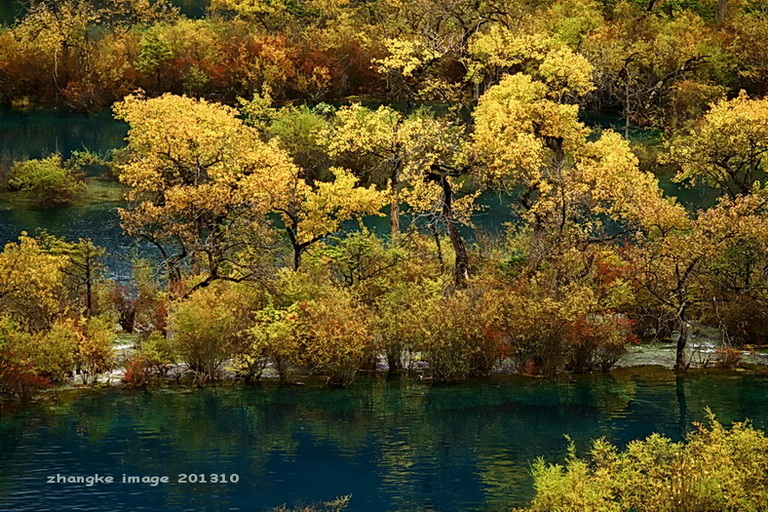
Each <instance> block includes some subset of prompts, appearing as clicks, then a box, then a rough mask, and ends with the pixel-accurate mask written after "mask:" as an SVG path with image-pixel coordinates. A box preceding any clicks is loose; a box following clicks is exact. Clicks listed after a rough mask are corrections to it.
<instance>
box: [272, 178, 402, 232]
mask: <svg viewBox="0 0 768 512" xmlns="http://www.w3.org/2000/svg"><path fill="white" fill-rule="evenodd" d="M330 171H331V173H332V174H333V176H334V180H333V181H329V182H318V183H317V184H316V186H315V187H314V188H313V187H310V186H309V185H308V184H306V183H305V182H303V180H302V181H301V182H299V183H297V186H296V188H295V189H294V193H295V194H296V196H295V197H294V198H292V199H290V201H292V202H295V203H298V204H300V206H299V207H298V209H297V211H296V212H295V213H294V215H295V216H296V218H298V219H299V222H298V234H299V236H298V237H297V238H298V241H299V243H304V242H308V241H310V240H313V239H316V238H318V237H323V236H326V235H328V234H331V233H334V232H336V231H338V230H339V229H340V227H341V223H342V222H345V221H347V220H351V219H355V218H358V219H359V218H362V217H364V216H368V215H381V212H380V210H381V208H382V207H383V206H384V204H385V203H386V202H387V196H386V195H385V194H384V193H382V192H380V191H378V190H376V188H375V187H374V186H373V185H371V186H369V187H367V188H366V187H359V186H358V179H357V178H356V177H355V176H353V175H352V173H351V172H349V171H348V170H346V169H340V168H331V170H330ZM285 215H286V219H285V220H286V222H290V221H291V219H290V217H289V216H288V214H285Z"/></svg>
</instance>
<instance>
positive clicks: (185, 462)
mask: <svg viewBox="0 0 768 512" xmlns="http://www.w3.org/2000/svg"><path fill="white" fill-rule="evenodd" d="M706 407H711V409H712V411H714V412H715V414H717V416H718V418H719V419H720V421H722V422H725V423H728V422H732V421H736V420H743V419H745V418H751V419H752V420H753V421H754V423H755V424H756V425H757V426H759V427H762V428H765V427H766V425H768V378H766V377H761V376H754V375H739V374H733V373H719V372H709V373H692V374H691V375H689V376H688V377H686V378H681V379H676V378H675V376H674V375H673V374H672V373H671V372H669V371H665V370H661V369H657V368H655V367H638V368H626V369H621V370H617V371H615V372H613V373H612V374H611V375H594V376H579V377H570V378H563V379H559V380H542V379H528V378H523V377H518V376H496V377H493V378H490V379H488V380H482V381H478V382H471V383H466V384H461V385H451V386H437V385H432V386H430V385H428V384H425V383H423V382H419V381H418V380H414V379H408V378H403V377H400V378H393V379H388V378H386V377H385V376H378V377H372V376H362V377H358V379H357V381H356V382H355V383H354V384H353V385H352V386H350V387H349V388H346V389H327V388H325V387H323V386H320V385H314V384H309V383H308V384H307V385H306V386H293V387H279V386H277V385H276V384H274V383H265V384H263V385H262V386H260V387H254V388H247V389H237V388H227V387H220V388H215V387H211V388H207V389H202V390H179V389H174V390H171V389H165V390H155V391H147V392H144V391H132V390H123V389H104V390H81V391H79V390H72V391H64V392H60V393H59V398H58V400H50V401H44V402H40V403H36V404H33V405H29V406H22V407H19V408H16V409H13V410H5V411H2V415H1V416H0V418H1V419H0V460H2V465H0V510H13V511H15V512H22V511H34V512H40V511H43V510H57V511H63V510H67V511H85V510H95V509H96V508H98V509H100V510H110V511H114V512H120V511H132V512H139V511H147V512H149V511H176V510H178V511H186V510H194V511H197V512H201V511H217V512H220V511H226V510H230V511H262V510H268V509H269V508H271V507H275V506H278V505H280V504H282V503H286V502H287V503H289V504H295V503H298V502H304V503H307V502H310V501H316V500H324V499H330V498H333V497H336V496H340V495H345V494H352V502H351V506H350V509H349V510H350V511H361V512H363V511H365V512H378V511H382V512H383V511H414V510H434V511H463V510H467V511H480V510H488V511H501V510H508V509H509V508H510V507H512V506H519V505H523V504H524V503H525V502H526V500H528V499H529V498H530V497H531V495H532V489H531V478H530V476H529V468H530V462H531V461H532V460H533V459H534V458H536V457H537V456H540V455H543V456H546V457H547V458H548V459H549V460H552V461H562V459H563V457H564V454H565V447H566V440H565V438H564V434H568V435H570V436H571V437H572V438H573V439H574V440H575V441H576V442H577V445H578V447H579V448H580V450H582V452H583V450H584V449H585V448H586V447H587V443H588V440H590V439H593V438H596V437H599V436H605V437H607V438H608V439H609V440H611V441H613V442H616V443H619V444H621V445H623V444H625V443H627V442H628V441H630V440H632V439H637V438H642V437H644V436H646V435H648V434H650V433H651V432H662V433H664V434H666V435H668V436H671V437H673V438H675V439H680V437H681V435H683V433H684V432H685V431H687V430H690V429H691V428H692V425H691V422H692V421H697V420H704V419H705V414H706V413H705V408H706ZM95 473H98V474H100V475H112V476H114V477H116V478H117V479H118V480H120V479H121V478H122V475H123V474H126V475H137V476H169V477H170V478H171V483H168V484H160V485H158V486H155V487H152V486H151V485H150V484H122V483H113V484H96V485H94V486H92V487H87V486H85V485H76V484H47V483H46V480H47V477H48V476H49V475H56V474H60V475H62V476H77V475H81V476H85V475H93V474H95ZM180 473H195V474H204V475H210V474H222V473H223V474H224V475H225V476H226V477H227V478H230V477H231V475H232V474H236V475H237V476H238V477H239V482H238V483H229V484H212V483H207V484H201V483H197V484H189V483H188V484H181V483H174V481H175V480H176V478H177V475H178V474H180Z"/></svg>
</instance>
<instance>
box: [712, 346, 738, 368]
mask: <svg viewBox="0 0 768 512" xmlns="http://www.w3.org/2000/svg"><path fill="white" fill-rule="evenodd" d="M715 355H716V356H717V364H718V366H720V367H721V368H725V369H727V370H733V369H734V368H738V367H739V366H740V365H741V351H740V350H738V349H735V348H733V347H720V348H719V349H717V350H715Z"/></svg>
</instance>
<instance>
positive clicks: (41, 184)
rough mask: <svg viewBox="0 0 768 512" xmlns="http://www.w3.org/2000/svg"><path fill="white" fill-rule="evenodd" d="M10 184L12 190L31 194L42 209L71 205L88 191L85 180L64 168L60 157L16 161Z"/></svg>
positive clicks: (71, 170) (12, 169) (52, 156)
mask: <svg viewBox="0 0 768 512" xmlns="http://www.w3.org/2000/svg"><path fill="white" fill-rule="evenodd" d="M8 184H9V185H10V187H11V188H12V189H15V190H23V191H28V192H30V193H32V195H33V196H34V197H35V199H36V200H37V203H38V205H39V206H42V207H45V208H47V207H51V206H59V205H62V204H67V203H70V202H72V201H73V200H74V199H75V198H76V197H77V196H78V195H80V194H81V193H82V192H83V191H84V190H85V184H84V182H83V178H82V176H81V175H79V174H78V173H77V172H75V171H74V170H73V169H69V168H66V167H64V165H63V163H62V161H61V156H60V155H56V154H54V155H51V156H49V157H48V158H43V159H39V160H27V161H25V162H16V163H14V164H13V167H12V168H11V177H10V180H9V181H8Z"/></svg>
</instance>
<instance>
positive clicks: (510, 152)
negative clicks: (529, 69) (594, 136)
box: [474, 73, 587, 183]
mask: <svg viewBox="0 0 768 512" xmlns="http://www.w3.org/2000/svg"><path fill="white" fill-rule="evenodd" d="M546 95H547V87H546V85H544V84H543V83H541V82H537V81H534V80H533V79H532V78H531V77H530V76H528V75H524V74H520V73H518V74H516V75H508V76H506V77H505V78H504V79H503V80H502V81H501V83H499V84H498V85H496V86H494V87H491V88H490V89H489V90H488V91H487V92H486V93H485V94H484V95H483V96H482V97H481V98H480V101H479V102H478V106H477V108H476V109H475V112H474V118H475V132H474V142H475V148H474V149H475V152H476V153H477V155H478V158H480V159H481V160H484V161H485V162H486V165H487V168H488V171H489V175H488V176H487V177H488V178H490V179H491V181H500V180H504V179H509V178H511V179H513V180H514V181H523V182H526V181H528V182H531V183H533V182H536V181H538V180H539V174H540V172H541V169H542V167H543V166H544V165H545V164H546V163H547V160H548V159H550V158H552V156H551V152H550V150H549V149H548V148H547V144H546V140H545V138H557V139H562V144H563V145H564V146H565V147H566V148H568V149H571V150H575V149H578V148H579V147H580V146H583V144H584V143H585V142H586V135H587V129H586V128H585V127H584V125H582V124H581V123H580V122H579V121H578V119H577V114H578V107H577V106H575V105H562V104H558V103H555V102H553V101H551V100H549V99H547V98H546Z"/></svg>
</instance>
